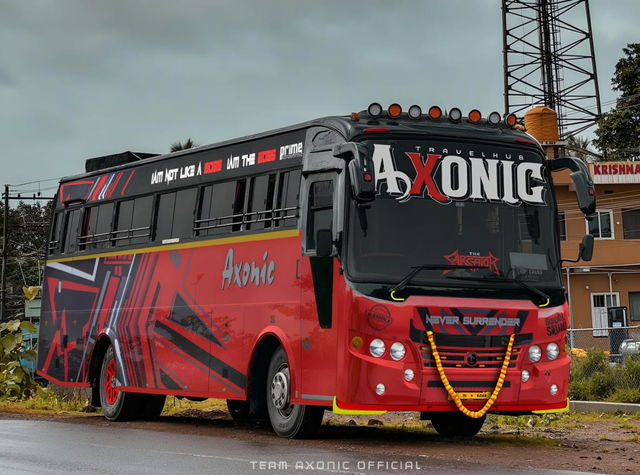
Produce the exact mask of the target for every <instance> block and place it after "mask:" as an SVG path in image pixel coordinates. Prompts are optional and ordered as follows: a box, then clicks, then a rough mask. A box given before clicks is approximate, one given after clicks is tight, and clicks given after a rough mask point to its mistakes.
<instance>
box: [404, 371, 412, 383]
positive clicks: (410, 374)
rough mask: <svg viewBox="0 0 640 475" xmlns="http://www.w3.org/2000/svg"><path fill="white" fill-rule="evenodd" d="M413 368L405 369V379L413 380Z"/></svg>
mask: <svg viewBox="0 0 640 475" xmlns="http://www.w3.org/2000/svg"><path fill="white" fill-rule="evenodd" d="M413 377H414V374H413V370H412V369H405V370H404V380H405V381H413Z"/></svg>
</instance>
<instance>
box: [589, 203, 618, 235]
mask: <svg viewBox="0 0 640 475" xmlns="http://www.w3.org/2000/svg"><path fill="white" fill-rule="evenodd" d="M612 223H613V212H612V211H611V210H610V209H607V210H598V211H596V214H595V215H594V216H593V219H592V220H591V221H589V220H587V232H588V233H589V234H593V237H594V238H596V239H613V224H612Z"/></svg>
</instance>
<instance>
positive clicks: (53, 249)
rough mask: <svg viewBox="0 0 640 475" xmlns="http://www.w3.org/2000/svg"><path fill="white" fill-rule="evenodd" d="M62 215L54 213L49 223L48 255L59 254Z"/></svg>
mask: <svg viewBox="0 0 640 475" xmlns="http://www.w3.org/2000/svg"><path fill="white" fill-rule="evenodd" d="M63 217H64V213H61V212H60V213H56V214H54V215H53V222H52V223H51V238H50V239H49V254H59V253H60V250H61V246H60V228H61V227H62V226H61V223H62V221H63Z"/></svg>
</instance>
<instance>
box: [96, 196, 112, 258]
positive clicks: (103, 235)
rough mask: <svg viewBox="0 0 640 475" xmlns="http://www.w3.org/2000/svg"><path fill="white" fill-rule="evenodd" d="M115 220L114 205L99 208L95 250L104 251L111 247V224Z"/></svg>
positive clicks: (104, 205)
mask: <svg viewBox="0 0 640 475" xmlns="http://www.w3.org/2000/svg"><path fill="white" fill-rule="evenodd" d="M112 220H113V203H104V204H101V205H100V206H99V210H98V218H97V219H96V226H95V235H94V237H93V240H92V246H91V247H93V248H94V249H104V248H106V247H110V246H111V222H112Z"/></svg>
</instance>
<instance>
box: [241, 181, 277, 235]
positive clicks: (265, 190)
mask: <svg viewBox="0 0 640 475" xmlns="http://www.w3.org/2000/svg"><path fill="white" fill-rule="evenodd" d="M275 187H276V175H275V174H272V175H261V176H256V177H253V178H251V186H250V187H249V200H248V206H247V216H246V218H247V219H246V221H247V229H248V230H249V229H264V228H270V227H271V221H272V212H271V210H272V209H273V193H274V191H275Z"/></svg>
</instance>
